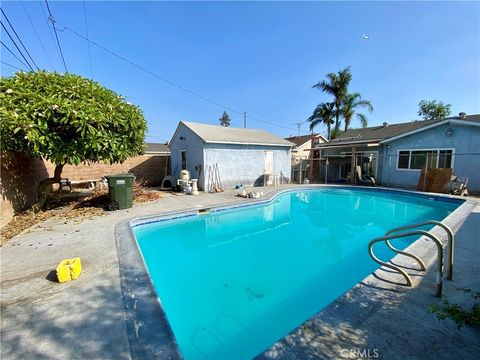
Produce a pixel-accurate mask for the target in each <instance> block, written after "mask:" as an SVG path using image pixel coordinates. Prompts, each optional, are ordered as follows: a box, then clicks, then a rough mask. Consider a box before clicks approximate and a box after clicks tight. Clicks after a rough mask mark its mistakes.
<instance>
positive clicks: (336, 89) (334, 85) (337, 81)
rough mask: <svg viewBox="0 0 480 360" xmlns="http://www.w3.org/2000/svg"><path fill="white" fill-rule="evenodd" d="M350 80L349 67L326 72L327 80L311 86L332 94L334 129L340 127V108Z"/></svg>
mask: <svg viewBox="0 0 480 360" xmlns="http://www.w3.org/2000/svg"><path fill="white" fill-rule="evenodd" d="M351 80H352V73H351V72H350V67H347V68H345V69H343V70H341V71H338V72H336V73H330V74H327V80H323V81H320V82H319V83H316V84H315V85H313V86H312V88H314V89H319V90H322V91H324V92H326V93H328V94H331V95H333V97H334V104H335V131H338V130H339V129H340V116H341V114H342V112H341V108H342V104H343V102H344V101H345V97H346V96H347V94H348V85H349V84H350V81H351Z"/></svg>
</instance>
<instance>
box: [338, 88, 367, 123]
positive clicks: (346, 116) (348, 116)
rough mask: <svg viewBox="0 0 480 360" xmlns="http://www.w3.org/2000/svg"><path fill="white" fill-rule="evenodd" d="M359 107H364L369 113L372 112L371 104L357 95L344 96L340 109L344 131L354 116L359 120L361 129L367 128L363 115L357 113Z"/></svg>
mask: <svg viewBox="0 0 480 360" xmlns="http://www.w3.org/2000/svg"><path fill="white" fill-rule="evenodd" d="M359 107H365V108H367V109H368V111H369V112H372V111H373V106H372V103H371V102H370V101H368V100H362V96H361V95H360V94H359V93H353V94H347V95H346V96H345V99H344V100H343V103H342V109H341V113H342V115H343V120H344V121H345V131H347V130H348V128H349V127H350V123H351V121H352V118H353V116H354V115H356V116H357V118H358V119H359V120H360V122H361V124H362V127H367V125H368V119H367V117H366V116H365V114H360V113H358V112H357V108H359Z"/></svg>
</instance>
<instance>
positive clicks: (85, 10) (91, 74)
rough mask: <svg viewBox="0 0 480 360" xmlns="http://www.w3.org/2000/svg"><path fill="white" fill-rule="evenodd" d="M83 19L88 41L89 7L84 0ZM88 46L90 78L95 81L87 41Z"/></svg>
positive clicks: (88, 44) (88, 43)
mask: <svg viewBox="0 0 480 360" xmlns="http://www.w3.org/2000/svg"><path fill="white" fill-rule="evenodd" d="M83 18H84V19H85V33H86V34H87V39H88V24H87V5H86V1H85V0H83ZM87 46H88V63H89V64H90V76H91V78H92V79H93V70H92V56H91V54H90V42H89V41H88V40H87Z"/></svg>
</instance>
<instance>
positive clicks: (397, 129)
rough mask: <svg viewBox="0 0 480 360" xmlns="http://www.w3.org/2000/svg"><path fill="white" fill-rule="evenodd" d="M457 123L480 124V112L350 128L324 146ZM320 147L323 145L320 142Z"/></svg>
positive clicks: (383, 139) (384, 139)
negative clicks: (444, 117)
mask: <svg viewBox="0 0 480 360" xmlns="http://www.w3.org/2000/svg"><path fill="white" fill-rule="evenodd" d="M448 123H455V124H463V125H470V124H475V125H480V114H477V115H467V116H465V117H463V118H462V117H450V118H446V119H443V120H424V121H411V122H407V123H399V124H389V125H388V126H384V125H382V126H372V127H367V128H363V129H349V130H347V131H346V132H344V133H342V134H340V135H339V136H338V138H336V139H334V140H331V141H330V142H328V144H325V146H324V147H327V146H328V147H332V146H341V145H353V144H361V143H368V142H370V143H375V142H388V141H392V140H396V139H399V138H400V137H404V136H408V135H411V134H413V133H416V132H420V131H424V130H427V129H429V128H432V127H435V126H440V125H443V124H448ZM318 147H322V144H320V145H319V146H318Z"/></svg>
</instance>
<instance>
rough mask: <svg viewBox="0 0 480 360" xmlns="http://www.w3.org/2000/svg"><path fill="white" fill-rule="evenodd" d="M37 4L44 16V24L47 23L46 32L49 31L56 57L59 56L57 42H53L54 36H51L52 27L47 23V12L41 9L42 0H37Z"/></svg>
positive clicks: (48, 21)
mask: <svg viewBox="0 0 480 360" xmlns="http://www.w3.org/2000/svg"><path fill="white" fill-rule="evenodd" d="M37 4H38V6H40V9H41V10H42V14H43V17H44V18H45V24H46V25H47V28H48V32H49V33H50V39H52V44H53V47H54V48H55V51H56V52H57V55H58V57H59V58H61V56H60V51H58V46H57V43H56V42H55V38H54V37H53V31H52V28H51V27H50V25H49V24H50V20H49V19H48V16H47V14H46V13H45V10H44V9H43V5H42V2H41V1H38V2H37Z"/></svg>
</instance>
